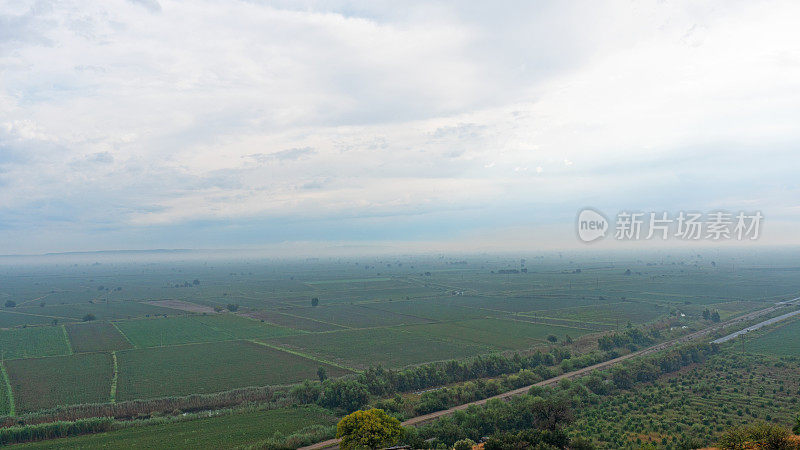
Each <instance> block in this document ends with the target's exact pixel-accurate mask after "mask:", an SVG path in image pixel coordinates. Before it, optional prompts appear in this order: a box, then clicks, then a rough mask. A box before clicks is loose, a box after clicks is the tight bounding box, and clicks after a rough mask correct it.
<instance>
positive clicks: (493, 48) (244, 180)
mask: <svg viewBox="0 0 800 450" xmlns="http://www.w3.org/2000/svg"><path fill="white" fill-rule="evenodd" d="M798 13H800V6H798V5H797V4H796V3H794V2H780V1H765V2H722V1H719V2H705V3H702V4H699V3H697V2H688V1H687V2H670V3H663V2H656V1H652V2H650V1H645V2H638V3H634V4H631V3H628V2H609V3H603V4H602V5H601V4H599V3H596V2H586V3H551V4H536V5H533V4H529V3H527V2H520V3H517V4H514V5H507V6H506V7H505V8H503V7H498V6H495V5H493V6H492V7H491V8H490V7H488V6H487V5H486V4H484V3H481V2H476V3H457V4H440V3H432V2H420V3H413V2H412V3H408V4H407V5H406V7H405V8H404V10H403V11H402V12H397V11H396V8H395V7H393V5H389V4H386V5H384V4H382V3H379V2H368V3H338V2H332V3H325V4H318V3H314V2H310V3H295V2H289V3H283V4H282V3H273V4H269V5H267V4H259V3H252V2H219V1H212V0H203V1H196V2H177V1H160V2H155V1H133V2H127V1H122V0H116V1H107V2H94V3H86V2H67V1H65V2H59V3H54V4H52V5H50V6H48V7H42V6H39V5H38V4H34V3H31V4H29V5H25V4H24V3H17V2H14V4H13V5H12V4H4V5H2V6H0V24H7V25H8V26H7V27H5V31H4V32H0V67H2V68H3V73H4V75H3V79H2V80H1V81H0V111H2V112H0V216H2V217H4V218H5V221H4V222H5V223H4V225H5V226H6V227H17V228H19V229H22V228H25V227H28V228H31V227H32V228H36V229H48V228H55V227H61V226H63V224H64V223H72V224H84V225H87V227H88V228H89V231H87V232H92V230H91V227H92V226H93V225H96V224H101V225H102V226H103V227H114V228H116V229H118V230H125V229H126V228H130V229H132V230H133V229H140V228H143V227H144V228H146V227H148V226H165V225H172V226H178V227H179V226H181V224H183V223H188V222H192V221H199V220H202V221H205V220H212V221H240V220H244V221H246V220H257V219H258V220H260V219H264V218H275V217H280V218H289V219H292V220H306V219H309V220H311V219H314V220H319V219H322V218H328V219H336V218H337V217H342V218H352V217H371V216H374V215H392V214H395V215H398V216H409V217H411V216H415V217H417V216H424V215H425V214H431V213H432V212H435V211H439V210H445V211H459V210H472V209H477V210H486V211H489V210H491V208H499V207H505V208H506V209H508V210H516V209H522V210H526V211H530V212H528V213H527V214H528V215H527V216H525V218H524V220H531V221H535V220H539V218H541V217H543V216H544V215H543V214H538V215H537V213H536V211H535V210H534V209H535V207H538V208H540V209H541V210H547V211H550V209H549V208H551V206H552V205H560V206H558V207H560V208H563V209H562V210H561V212H560V214H565V215H570V214H572V210H571V209H569V208H573V207H582V206H585V204H586V202H595V203H606V204H608V205H617V204H623V203H625V202H628V203H625V205H626V206H627V207H634V206H636V204H632V203H641V204H643V205H659V206H660V207H661V208H665V207H673V206H676V207H682V208H683V207H701V206H704V205H705V204H715V202H717V203H716V204H715V206H718V207H726V206H727V205H729V204H732V203H735V202H737V201H741V202H745V201H747V202H749V204H750V203H752V202H761V204H763V205H764V209H769V208H772V209H773V210H774V211H776V214H782V215H785V216H787V217H794V218H795V219H797V218H798V215H797V211H796V210H795V209H792V208H790V207H789V206H790V205H792V204H793V203H792V198H793V193H795V192H796V190H797V189H798V187H797V183H796V182H795V181H794V179H795V177H794V174H793V173H792V172H791V170H790V169H791V168H792V167H796V166H797V165H798V164H797V163H798V156H796V151H795V150H794V148H793V145H792V144H794V143H796V142H797V141H798V137H800V136H798V134H800V132H798V129H797V127H796V123H798V121H800V117H799V116H800V44H798V42H800V31H798V28H797V27H796V24H795V23H794V21H793V18H794V17H797V15H798ZM528 168H531V169H532V170H527V169H528ZM536 174H542V176H535V175H536ZM747 184H749V187H748V186H745V185H747ZM699 188H703V189H699ZM748 189H749V190H748ZM699 204H700V205H699ZM543 205H544V206H543ZM555 207H556V206H552V208H555ZM483 220H485V221H486V223H484V224H472V225H474V226H485V227H491V226H495V225H497V226H503V227H507V226H510V225H511V224H506V223H500V224H498V223H494V222H492V220H495V221H500V220H505V219H504V218H502V217H499V216H498V215H497V214H492V213H488V212H487V213H486V214H484V219H483ZM467 222H468V221H464V227H465V228H464V229H465V230H467V231H468V229H467V227H468V226H472V225H470V224H468V223H467ZM0 225H3V224H0ZM429 226H430V227H436V226H438V225H436V224H431V225H429ZM420 228H423V229H424V226H420ZM353 233H354V238H357V237H358V231H354V232H353ZM122 235H124V233H122ZM28 240H29V241H30V242H33V241H34V240H35V239H34V238H33V237H29V238H28ZM24 241H25V240H24V239H22V240H20V239H18V238H15V239H14V242H10V241H9V242H1V243H2V244H4V245H5V244H9V245H11V244H14V245H19V246H22V247H24V246H25V245H28V244H27V243H26V242H24ZM196 245H198V246H202V243H197V244H196ZM120 246H124V244H120Z"/></svg>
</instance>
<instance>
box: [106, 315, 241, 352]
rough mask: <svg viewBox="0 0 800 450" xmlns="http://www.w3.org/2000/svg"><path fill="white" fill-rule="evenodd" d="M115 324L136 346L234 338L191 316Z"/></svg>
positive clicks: (158, 345)
mask: <svg viewBox="0 0 800 450" xmlns="http://www.w3.org/2000/svg"><path fill="white" fill-rule="evenodd" d="M115 325H116V326H117V327H118V328H119V329H120V331H122V333H123V334H124V335H125V337H126V338H128V340H129V341H130V342H131V343H132V344H133V345H135V346H136V347H160V346H164V345H176V344H189V343H194V342H213V341H224V340H229V339H233V336H231V334H230V333H228V332H227V331H225V330H222V329H219V328H213V327H210V326H208V325H206V324H204V323H202V322H200V321H199V320H197V319H195V318H194V317H190V316H182V317H166V318H164V317H159V318H155V319H138V320H125V321H120V322H116V323H115Z"/></svg>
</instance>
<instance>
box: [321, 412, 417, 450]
mask: <svg viewBox="0 0 800 450" xmlns="http://www.w3.org/2000/svg"><path fill="white" fill-rule="evenodd" d="M336 437H338V438H341V439H342V442H341V444H339V447H340V448H342V449H343V450H347V449H356V448H384V447H387V446H389V445H392V444H395V443H397V441H399V440H400V438H401V437H403V427H402V426H400V421H399V420H397V419H395V418H394V417H392V416H390V415H388V414H386V412H385V411H384V410H382V409H376V408H373V409H370V410H368V411H356V412H354V413H352V414H349V415H347V416H345V417H344V418H343V419H342V420H341V421H339V424H338V425H336Z"/></svg>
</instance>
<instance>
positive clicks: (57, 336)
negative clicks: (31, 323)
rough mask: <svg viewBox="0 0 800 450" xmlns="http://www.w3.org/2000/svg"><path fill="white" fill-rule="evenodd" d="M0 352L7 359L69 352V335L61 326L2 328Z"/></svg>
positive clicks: (0, 331) (0, 332)
mask: <svg viewBox="0 0 800 450" xmlns="http://www.w3.org/2000/svg"><path fill="white" fill-rule="evenodd" d="M0 352H2V354H3V357H4V358H5V359H16V358H36V357H39V356H56V355H66V354H69V347H68V346H67V336H66V333H65V332H64V328H63V327H61V326H41V327H28V328H14V329H10V330H0Z"/></svg>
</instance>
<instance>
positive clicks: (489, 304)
mask: <svg viewBox="0 0 800 450" xmlns="http://www.w3.org/2000/svg"><path fill="white" fill-rule="evenodd" d="M607 303H610V301H609V300H603V299H600V298H599V297H594V298H589V297H584V298H581V297H578V298H576V297H567V296H564V297H561V296H550V297H547V296H541V297H538V296H537V297H512V298H504V297H468V296H464V297H461V298H460V300H459V303H458V304H459V305H461V306H468V307H471V308H480V309H485V310H489V311H504V312H513V313H517V312H527V311H540V310H551V309H554V308H567V307H573V306H590V305H592V306H593V305H602V304H607Z"/></svg>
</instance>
